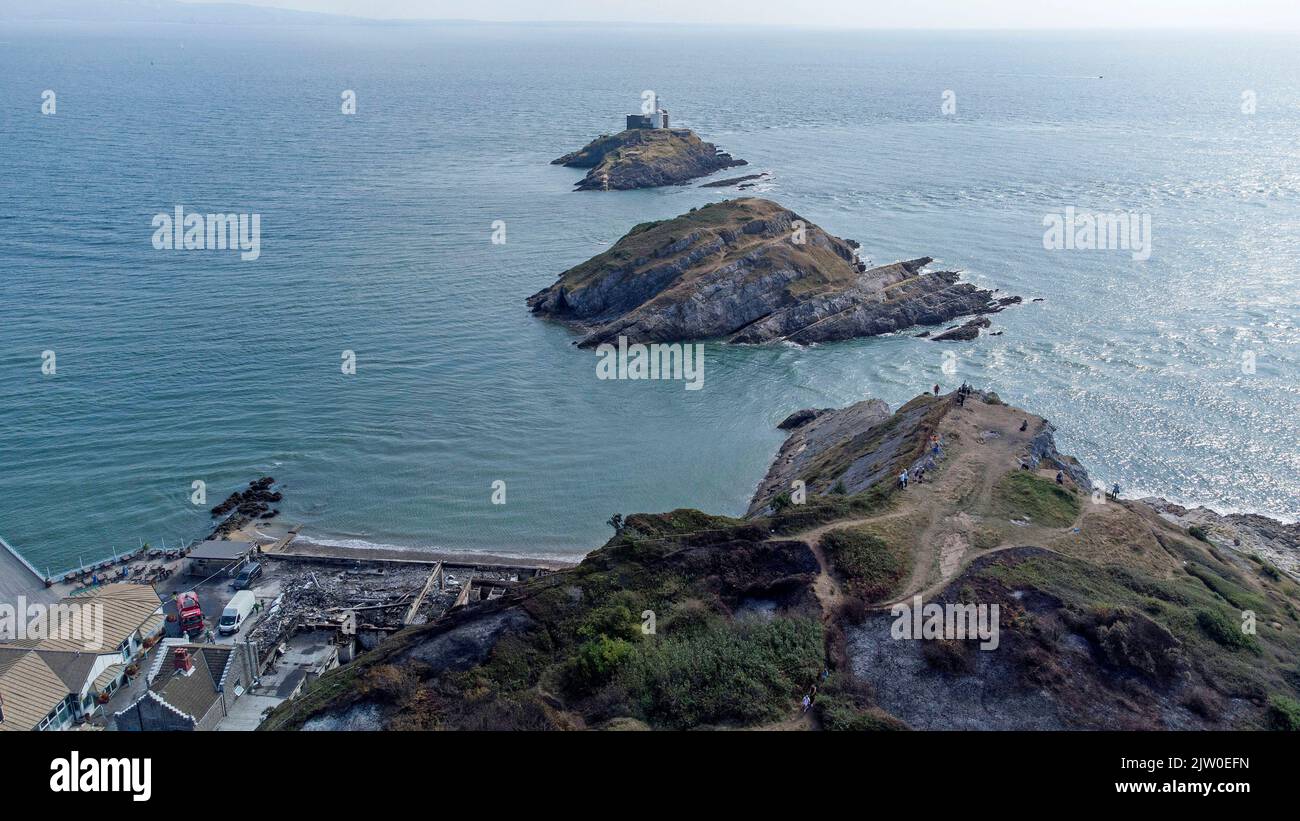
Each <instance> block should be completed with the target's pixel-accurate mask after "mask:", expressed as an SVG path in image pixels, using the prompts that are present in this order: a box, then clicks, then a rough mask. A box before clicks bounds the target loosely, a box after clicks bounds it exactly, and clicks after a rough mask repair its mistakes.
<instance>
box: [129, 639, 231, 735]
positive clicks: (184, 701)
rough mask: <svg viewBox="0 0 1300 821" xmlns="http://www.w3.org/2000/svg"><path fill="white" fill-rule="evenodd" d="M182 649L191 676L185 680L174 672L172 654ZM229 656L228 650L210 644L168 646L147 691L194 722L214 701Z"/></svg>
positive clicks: (228, 661) (227, 648) (184, 677)
mask: <svg viewBox="0 0 1300 821" xmlns="http://www.w3.org/2000/svg"><path fill="white" fill-rule="evenodd" d="M181 647H184V648H185V649H186V650H188V651H189V653H190V661H191V662H192V663H193V665H194V672H193V673H190V674H189V675H188V676H185V675H180V674H179V673H178V672H177V670H176V662H175V656H176V650H177V649H179V648H181ZM232 653H233V650H232V648H230V647H219V646H216V645H211V644H202V645H194V644H188V645H168V646H167V647H166V648H165V653H164V654H163V663H162V668H161V669H160V670H159V672H158V676H157V678H155V679H154V680H153V683H152V684H150V685H149V690H150V691H151V692H153V693H154V694H155V695H156V696H158V697H159V698H161V699H162V700H163V701H165V702H167V703H168V704H169V705H171V706H172V707H174V708H176V709H177V710H179V711H180V712H182V713H185V714H186V715H189V716H192V717H193V718H195V719H196V720H197V719H199V718H202V717H203V716H204V715H205V714H206V713H207V712H208V710H209V709H211V708H212V704H213V702H215V701H216V700H217V684H218V683H219V682H220V681H221V678H222V676H223V675H224V673H225V670H226V666H227V665H228V664H229V663H230V657H231V655H232Z"/></svg>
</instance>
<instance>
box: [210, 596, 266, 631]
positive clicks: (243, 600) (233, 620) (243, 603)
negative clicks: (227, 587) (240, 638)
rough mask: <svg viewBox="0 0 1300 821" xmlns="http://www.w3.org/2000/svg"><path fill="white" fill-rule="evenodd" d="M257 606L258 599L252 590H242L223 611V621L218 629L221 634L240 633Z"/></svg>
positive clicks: (218, 625)
mask: <svg viewBox="0 0 1300 821" xmlns="http://www.w3.org/2000/svg"><path fill="white" fill-rule="evenodd" d="M255 604H257V597H256V596H254V595H253V591H251V590H240V591H239V592H238V593H236V594H235V595H234V598H232V599H231V600H230V604H227V605H226V609H225V610H222V611H221V621H220V622H219V623H218V624H217V629H218V630H220V631H221V634H222V635H223V636H224V635H228V634H230V633H238V632H239V628H240V626H241V625H242V624H243V623H244V619H246V618H248V615H249V614H250V613H252V612H253V605H255Z"/></svg>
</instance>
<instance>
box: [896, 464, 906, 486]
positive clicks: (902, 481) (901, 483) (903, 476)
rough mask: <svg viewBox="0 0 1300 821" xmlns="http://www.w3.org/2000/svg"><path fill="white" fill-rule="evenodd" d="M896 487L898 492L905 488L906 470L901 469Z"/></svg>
mask: <svg viewBox="0 0 1300 821" xmlns="http://www.w3.org/2000/svg"><path fill="white" fill-rule="evenodd" d="M898 487H899V489H900V490H901V489H903V488H906V487H907V468H903V472H902V473H900V474H898Z"/></svg>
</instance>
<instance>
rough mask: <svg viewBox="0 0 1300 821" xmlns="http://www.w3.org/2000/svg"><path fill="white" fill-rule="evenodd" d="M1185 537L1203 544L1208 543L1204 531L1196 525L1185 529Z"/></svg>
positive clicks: (1207, 537)
mask: <svg viewBox="0 0 1300 821" xmlns="http://www.w3.org/2000/svg"><path fill="white" fill-rule="evenodd" d="M1187 535H1188V536H1191V537H1192V538H1193V539H1197V540H1199V541H1202V542H1205V543H1206V544H1209V543H1210V537H1209V536H1208V535H1206V533H1205V530H1204V529H1203V528H1201V527H1198V526H1197V525H1192V526H1191V527H1189V528H1187Z"/></svg>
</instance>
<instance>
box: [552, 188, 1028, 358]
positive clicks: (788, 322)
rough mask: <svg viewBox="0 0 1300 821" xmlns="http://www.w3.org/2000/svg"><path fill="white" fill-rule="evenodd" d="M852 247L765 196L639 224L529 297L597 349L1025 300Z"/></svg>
mask: <svg viewBox="0 0 1300 821" xmlns="http://www.w3.org/2000/svg"><path fill="white" fill-rule="evenodd" d="M857 248H858V243H856V242H854V241H852V240H846V239H841V238H839V237H835V236H833V235H831V234H829V233H827V232H825V231H824V230H822V229H821V228H820V227H818V226H817V225H815V224H813V223H812V222H810V221H808V220H805V219H804V218H802V217H800V216H799V215H798V214H796V213H794V212H793V211H790V210H788V209H786V208H783V207H781V206H780V205H778V204H777V203H775V202H772V201H770V200H765V199H758V198H741V199H734V200H724V201H721V202H716V203H712V204H709V205H706V206H703V207H700V208H695V209H691V211H689V212H687V213H686V214H682V215H681V216H679V217H676V218H674V219H669V220H663V221H661V222H655V223H645V224H642V225H638V226H636V227H634V228H633V229H632V230H631V231H630V232H628V234H627V235H625V236H624V237H623V238H622V239H620V240H619V241H618V242H617V243H615V244H614V246H613V247H612V248H610V249H609V250H608V251H606V252H604V253H602V254H599V255H597V256H595V257H593V258H592V259H590V260H588V261H587V262H584V263H582V264H581V265H578V266H576V267H574V268H571V269H569V270H567V271H565V272H564V273H562V274H561V275H560V277H559V279H558V281H557V282H556V283H555V284H553V285H551V286H550V287H548V288H545V289H543V290H541V291H539V292H538V293H536V294H534V295H533V296H531V297H529V298H528V300H527V302H528V305H529V308H530V309H531V310H532V312H533V313H534V314H537V315H538V316H542V317H545V318H548V319H553V320H556V321H561V322H565V323H567V324H569V325H570V326H572V327H574V328H575V329H577V330H580V331H582V332H584V333H585V336H584V337H583V339H581V340H580V341H579V342H578V345H579V346H580V347H594V346H596V345H600V344H602V343H605V342H613V341H615V340H617V338H618V337H620V336H622V337H626V338H627V339H628V340H629V341H630V342H681V341H692V340H702V339H722V340H724V341H726V342H730V343H735V344H760V343H767V342H780V341H785V342H793V343H797V344H805V345H806V344H812V343H818V342H834V341H840V340H845V339H854V338H857V337H864V336H876V335H879V334H884V333H890V332H894V331H899V330H902V329H905V328H909V327H912V326H915V325H938V324H940V323H943V322H947V321H950V320H952V319H955V318H957V317H960V316H969V315H972V314H989V313H995V312H998V311H1001V310H1003V309H1004V308H1006V307H1008V306H1010V305H1014V304H1016V303H1019V302H1020V301H1021V299H1020V297H1016V296H1012V297H996V296H995V295H994V294H993V292H991V291H987V290H982V289H980V288H977V287H976V286H974V285H972V284H970V283H966V282H961V281H960V273H959V272H956V271H930V270H928V269H927V266H929V264H930V263H931V262H933V260H932V259H930V258H929V257H920V258H917V259H912V260H905V261H902V262H895V263H891V264H889V265H881V266H877V267H875V268H871V269H868V268H867V266H866V264H865V263H863V262H862V261H861V260H860V259H859V258H858V254H857ZM980 321H981V322H982V323H983V324H987V323H988V320H987V319H983V320H980ZM977 332H978V331H977Z"/></svg>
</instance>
